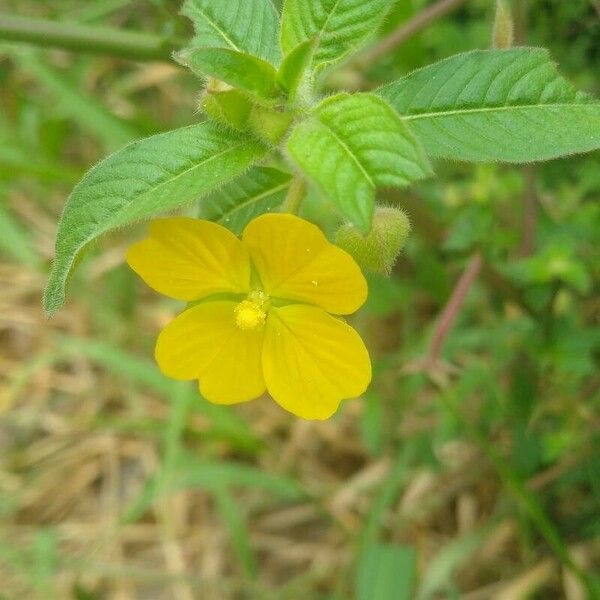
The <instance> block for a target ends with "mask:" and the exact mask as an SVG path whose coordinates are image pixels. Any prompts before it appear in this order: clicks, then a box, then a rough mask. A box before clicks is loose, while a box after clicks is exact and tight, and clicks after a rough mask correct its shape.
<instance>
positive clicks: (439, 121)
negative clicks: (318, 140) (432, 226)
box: [377, 48, 600, 162]
mask: <svg viewBox="0 0 600 600" xmlns="http://www.w3.org/2000/svg"><path fill="white" fill-rule="evenodd" d="M377 93H378V94H379V95H380V96H382V97H383V98H385V99H386V100H388V101H389V102H390V103H391V104H392V106H394V108H395V109H396V110H397V111H398V112H399V113H400V114H401V115H402V116H403V120H404V121H405V122H406V123H408V124H409V125H410V128H411V130H412V131H414V132H415V134H416V135H417V137H418V138H419V139H420V140H421V141H422V142H423V144H424V145H425V149H426V150H427V151H428V153H430V154H431V155H433V156H440V157H443V158H449V159H454V160H469V161H477V162H479V161H505V162H530V161H537V160H547V159H551V158H556V157H558V156H563V155H566V154H573V153H577V152H587V151H590V150H594V149H597V148H600V103H598V102H597V101H596V100H594V98H592V97H591V96H588V95H586V94H584V93H581V92H578V91H577V90H576V89H575V88H574V87H573V86H572V85H571V84H570V83H569V82H568V81H566V80H565V79H563V78H562V77H561V76H560V75H559V74H558V72H557V70H556V67H555V65H554V63H553V62H552V61H551V59H550V56H549V54H548V52H547V51H546V50H542V49H536V48H515V49H511V50H476V51H474V52H468V53H466V54H458V55H456V56H452V57H450V58H448V59H446V60H443V61H441V62H438V63H436V64H434V65H431V66H428V67H425V68H424V69H420V70H419V71H415V72H414V73H412V74H411V75H408V76H407V77H404V78H403V79H400V80H398V81H396V82H394V83H391V84H390V85H387V86H385V87H383V88H381V89H380V90H378V92H377Z"/></svg>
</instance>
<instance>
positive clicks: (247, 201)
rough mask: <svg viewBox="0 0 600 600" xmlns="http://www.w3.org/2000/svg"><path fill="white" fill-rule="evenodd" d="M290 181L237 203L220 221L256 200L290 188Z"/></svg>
mask: <svg viewBox="0 0 600 600" xmlns="http://www.w3.org/2000/svg"><path fill="white" fill-rule="evenodd" d="M290 181H291V180H290ZM290 181H288V182H287V183H282V184H281V185H278V186H277V187H274V188H270V189H268V190H267V191H265V192H262V193H260V194H258V195H256V196H252V198H250V199H249V200H246V201H245V202H242V203H241V204H236V205H235V206H234V207H233V208H232V209H230V210H228V211H225V212H224V213H223V214H222V215H221V216H220V217H219V221H221V220H223V219H225V218H226V217H229V216H231V215H233V214H235V213H236V212H239V211H240V210H242V209H244V208H246V207H247V206H249V205H250V204H253V203H254V202H258V201H259V200H262V199H264V198H267V197H268V196H272V195H274V194H277V193H278V192H281V191H283V190H285V189H286V188H288V187H289V186H290Z"/></svg>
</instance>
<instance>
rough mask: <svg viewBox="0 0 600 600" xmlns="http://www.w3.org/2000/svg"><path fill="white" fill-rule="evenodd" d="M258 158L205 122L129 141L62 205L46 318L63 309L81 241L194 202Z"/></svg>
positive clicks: (249, 145) (256, 150)
mask: <svg viewBox="0 0 600 600" xmlns="http://www.w3.org/2000/svg"><path fill="white" fill-rule="evenodd" d="M265 153H266V149H265V148H264V147H263V146H262V145H261V144H260V143H258V142H257V141H255V140H254V139H252V138H249V137H247V136H245V135H242V134H240V133H233V132H231V131H228V130H226V129H224V128H222V127H219V126H217V125H216V124H214V123H212V122H205V123H201V124H199V125H194V126H191V127H186V128H183V129H176V130H174V131H169V132H167V133H163V134H160V135H156V136H153V137H150V138H147V139H144V140H140V141H138V142H134V143H133V144H130V145H129V146H127V147H125V148H124V149H123V150H120V151H118V152H116V153H115V154H113V155H111V156H109V157H108V158H106V159H105V160H103V161H102V162H100V163H98V164H97V165H96V166H95V167H94V168H92V169H91V170H90V171H89V172H88V173H87V174H86V175H85V176H84V178H83V179H82V180H81V182H80V183H79V184H78V185H77V186H76V187H75V189H74V190H73V193H72V194H71V196H70V198H69V199H68V201H67V204H66V206H65V211H64V213H63V216H62V219H61V221H60V224H59V227H58V234H57V238H56V258H55V260H54V265H53V269H52V272H51V274H50V279H49V282H48V287H47V288H46V294H45V298H44V307H45V310H46V311H47V312H48V313H49V314H52V313H54V312H56V311H57V310H58V309H59V308H60V307H61V306H62V304H63V303H64V299H65V287H66V282H67V278H68V276H69V274H70V272H71V270H72V268H73V264H74V262H75V259H76V257H77V255H78V254H79V253H80V252H81V250H82V249H83V248H84V247H85V246H86V245H87V244H88V243H89V242H91V241H93V240H95V239H96V238H98V236H100V235H101V234H103V233H106V232H108V231H111V230H113V229H115V228H118V227H122V226H124V225H128V224H130V223H132V222H134V221H137V220H140V219H147V218H150V217H153V216H156V215H158V214H160V213H163V212H165V211H169V210H173V209H175V208H177V207H179V206H181V205H183V204H186V203H188V202H191V201H193V200H197V199H198V198H199V197H200V196H202V195H203V194H206V193H207V192H210V191H212V190H214V189H215V188H216V187H217V186H219V185H221V184H223V183H224V182H227V181H229V180H231V179H232V178H234V177H237V176H239V175H240V174H241V173H243V172H244V171H245V170H246V169H247V168H248V167H249V166H250V165H251V164H252V163H253V162H255V161H256V160H258V159H259V158H261V157H262V156H263V155H264V154H265Z"/></svg>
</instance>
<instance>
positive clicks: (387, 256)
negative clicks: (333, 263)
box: [336, 208, 411, 275]
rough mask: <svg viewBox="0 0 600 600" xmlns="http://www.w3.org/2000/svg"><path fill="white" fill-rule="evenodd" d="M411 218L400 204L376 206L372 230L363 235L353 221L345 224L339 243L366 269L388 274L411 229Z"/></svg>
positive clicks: (337, 235) (341, 229)
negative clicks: (394, 206) (392, 206)
mask: <svg viewBox="0 0 600 600" xmlns="http://www.w3.org/2000/svg"><path fill="white" fill-rule="evenodd" d="M410 229H411V227H410V221H409V220H408V217H407V216H406V213H404V212H403V211H402V210H400V209H398V208H377V209H376V210H375V215H374V216H373V225H372V227H371V231H370V232H369V233H368V234H367V235H366V236H363V235H362V234H361V233H360V231H359V230H358V229H356V227H354V225H352V224H350V223H347V224H345V225H342V227H340V229H339V230H338V232H337V234H336V243H337V245H338V246H339V247H340V248H342V249H343V250H345V251H346V252H348V254H350V255H351V256H352V257H353V258H354V260H356V262H357V263H358V265H359V266H360V267H361V268H362V269H364V270H365V271H371V272H375V273H385V274H386V275H389V274H390V273H391V272H392V268H393V266H394V263H395V262H396V259H397V258H398V255H399V254H400V252H401V250H402V248H404V246H405V244H406V240H407V239H408V235H409V233H410Z"/></svg>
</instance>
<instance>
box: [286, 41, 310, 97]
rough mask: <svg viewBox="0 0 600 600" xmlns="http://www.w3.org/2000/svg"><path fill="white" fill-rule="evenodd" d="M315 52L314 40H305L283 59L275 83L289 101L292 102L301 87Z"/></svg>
mask: <svg viewBox="0 0 600 600" xmlns="http://www.w3.org/2000/svg"><path fill="white" fill-rule="evenodd" d="M314 50H315V40H306V41H305V42H302V43H301V44H299V45H298V46H296V47H295V48H294V49H293V50H292V51H291V52H290V53H289V54H287V55H286V57H285V58H284V59H283V61H282V63H281V66H280V67H279V71H278V73H277V83H278V84H279V87H280V88H281V89H282V90H284V91H285V92H286V93H287V94H288V97H289V98H290V100H293V99H294V98H295V96H296V93H297V92H298V88H299V87H300V86H301V85H302V81H303V79H304V77H305V75H306V72H307V70H308V68H309V66H310V62H311V58H312V56H313V53H314Z"/></svg>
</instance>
